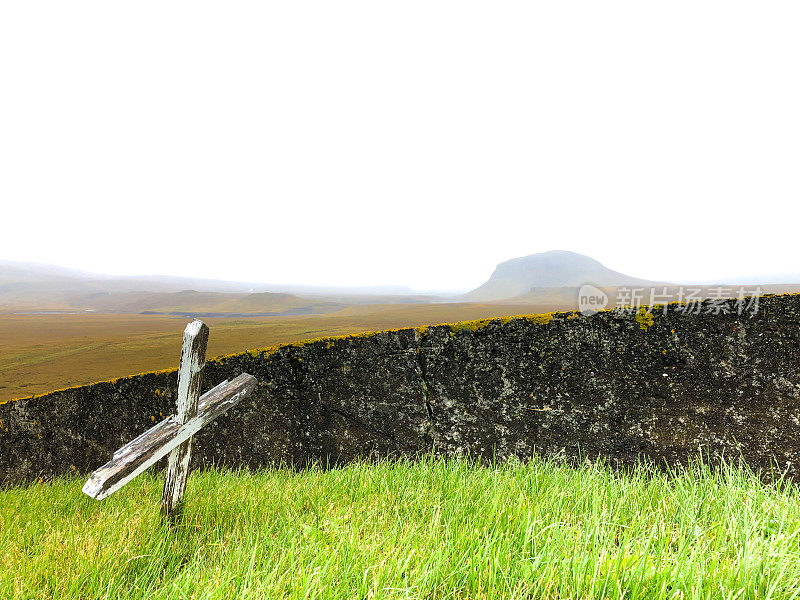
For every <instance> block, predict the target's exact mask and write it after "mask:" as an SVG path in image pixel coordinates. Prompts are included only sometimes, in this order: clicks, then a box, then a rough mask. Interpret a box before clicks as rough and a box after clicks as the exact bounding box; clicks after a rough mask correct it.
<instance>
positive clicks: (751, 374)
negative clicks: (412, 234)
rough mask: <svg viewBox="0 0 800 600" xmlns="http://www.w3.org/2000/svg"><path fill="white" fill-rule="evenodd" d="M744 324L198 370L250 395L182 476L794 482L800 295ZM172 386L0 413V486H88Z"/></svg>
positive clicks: (556, 332)
mask: <svg viewBox="0 0 800 600" xmlns="http://www.w3.org/2000/svg"><path fill="white" fill-rule="evenodd" d="M759 307H760V310H759V312H758V313H757V314H744V315H738V314H736V313H732V314H712V313H711V312H705V311H702V310H701V311H700V314H687V313H686V312H684V311H682V310H681V308H682V307H681V306H680V305H667V306H666V307H663V306H659V307H651V308H650V309H643V310H640V311H622V310H610V311H605V312H601V313H598V314H595V315H592V316H590V317H586V316H583V315H581V314H579V313H549V314H546V315H523V316H519V317H513V318H511V317H503V318H498V319H481V320H478V321H470V322H463V323H453V324H441V325H434V326H429V327H423V328H417V329H413V328H408V329H396V330H391V331H380V332H369V333H364V334H359V335H354V336H342V337H338V338H322V339H316V340H308V341H305V342H297V343H292V344H284V345H278V346H271V347H268V348H258V349H255V350H251V351H248V352H244V353H241V354H236V355H229V356H222V357H218V358H217V359H214V360H212V361H210V362H209V363H208V364H207V366H206V371H205V374H204V382H205V388H206V389H208V388H210V387H212V386H213V385H215V384H216V383H218V382H219V381H221V380H223V379H230V378H232V377H235V376H236V375H238V374H239V373H241V372H248V373H251V374H252V375H254V376H255V377H256V378H257V379H258V381H259V385H258V387H257V389H256V391H255V392H254V393H253V395H252V396H251V397H250V398H248V399H246V400H245V401H243V402H242V403H241V404H239V405H238V406H237V407H236V408H235V409H233V410H232V411H231V412H230V413H229V414H227V415H225V416H223V417H221V418H220V419H218V420H217V421H215V422H214V423H213V424H212V425H210V426H209V427H207V428H206V429H204V430H203V431H201V432H200V433H199V434H198V436H197V438H196V440H195V445H194V453H193V466H195V467H199V466H203V465H206V464H211V463H214V464H218V465H229V466H237V467H251V468H258V467H263V466H267V465H278V464H285V465H295V466H304V465H306V464H308V463H309V462H317V463H319V464H323V465H326V464H327V465H335V464H342V463H347V462H348V461H350V460H353V459H355V458H357V457H396V456H402V455H406V456H413V455H416V454H418V453H420V452H435V453H440V454H447V455H453V454H469V455H471V456H474V457H476V458H487V459H489V458H497V459H501V460H502V459H505V458H508V457H511V456H516V457H520V458H525V457H528V456H531V455H532V454H533V453H534V452H539V453H544V454H547V455H554V456H562V457H565V458H579V459H581V460H583V459H586V458H589V459H593V458H595V457H597V456H603V457H606V458H607V459H608V460H611V461H612V462H615V463H619V464H632V463H634V462H636V461H637V460H640V459H648V460H651V461H654V462H655V463H657V464H661V465H674V464H679V463H681V462H685V461H686V460H687V459H688V457H689V456H690V455H691V454H695V455H696V454H697V453H698V449H699V451H701V452H703V453H704V455H705V456H706V457H707V458H710V459H711V460H718V459H719V458H720V457H722V456H727V457H733V458H736V457H738V456H740V455H741V456H742V457H744V459H745V460H747V461H748V462H749V463H750V464H751V465H752V466H753V467H754V468H758V469H762V470H768V469H769V468H771V467H775V468H780V469H785V470H786V471H787V473H788V474H789V476H792V477H796V476H797V475H798V471H797V463H798V453H800V435H798V434H799V433H800V296H797V295H787V296H769V297H762V298H761V299H760V302H759ZM175 394H176V375H175V371H161V372H156V373H145V374H141V375H136V376H133V377H126V378H121V379H117V380H114V381H109V382H101V383H97V384H94V385H90V386H83V387H78V388H72V389H66V390H60V391H57V392H53V393H51V394H46V395H43V396H39V397H34V398H28V399H21V400H17V401H13V402H8V403H6V404H3V405H0V423H1V424H2V425H0V480H2V481H5V482H11V483H14V482H23V481H33V480H36V479H38V478H40V477H41V478H45V479H46V478H49V477H53V476H57V475H63V474H67V473H72V472H82V473H87V472H89V471H91V470H93V469H94V468H96V467H98V466H100V465H101V464H103V463H104V462H106V461H107V460H108V459H109V458H110V456H111V454H112V453H113V451H114V450H116V449H117V448H118V447H120V446H122V445H123V444H125V443H126V442H128V441H129V440H131V439H133V438H134V437H136V436H137V435H139V434H140V433H142V432H143V431H145V430H146V429H148V428H149V427H151V426H152V424H153V422H156V421H158V420H160V419H161V418H163V415H168V414H171V412H172V411H173V410H174V406H175Z"/></svg>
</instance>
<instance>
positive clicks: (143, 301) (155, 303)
mask: <svg viewBox="0 0 800 600" xmlns="http://www.w3.org/2000/svg"><path fill="white" fill-rule="evenodd" d="M433 300H434V298H433V297H431V296H423V295H419V294H414V293H413V292H412V291H410V290H409V289H408V288H405V287H402V286H374V287H368V286H367V287H344V286H342V287H323V286H312V285H307V286H300V285H294V286H292V285H271V284H264V283H252V282H237V281H223V280H215V279H201V278H192V277H172V276H164V275H151V276H115V275H103V274H96V273H89V272H86V271H78V270H74V269H68V268H65V267H59V266H55V265H45V264H39V263H27V262H14V261H4V260H0V310H2V311H4V312H14V311H20V310H22V311H37V310H49V311H86V310H91V311H97V312H108V313H159V314H162V313H163V314H192V315H194V316H203V315H205V316H210V315H212V314H213V315H231V316H236V315H242V316H271V315H296V314H319V313H328V312H332V311H336V310H340V309H341V308H344V307H345V306H352V305H360V304H373V303H387V304H399V303H403V304H414V303H427V302H431V301H433Z"/></svg>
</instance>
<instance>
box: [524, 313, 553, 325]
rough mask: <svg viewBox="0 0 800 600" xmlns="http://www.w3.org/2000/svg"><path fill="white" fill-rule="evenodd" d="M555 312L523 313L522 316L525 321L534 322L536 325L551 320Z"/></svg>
mask: <svg viewBox="0 0 800 600" xmlns="http://www.w3.org/2000/svg"><path fill="white" fill-rule="evenodd" d="M554 314H555V313H551V312H549V313H542V314H540V315H525V316H524V317H522V318H523V319H525V320H526V321H529V322H531V323H535V324H536V325H547V324H548V323H549V322H550V321H552V320H553V315H554Z"/></svg>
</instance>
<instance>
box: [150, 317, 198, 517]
mask: <svg viewBox="0 0 800 600" xmlns="http://www.w3.org/2000/svg"><path fill="white" fill-rule="evenodd" d="M207 345H208V326H207V325H206V324H205V323H203V322H202V321H198V320H197V319H195V320H194V321H192V322H191V323H189V324H188V325H187V326H186V329H185V330H184V332H183V348H182V349H181V366H180V368H179V370H178V414H177V417H176V418H177V420H178V422H179V423H180V424H181V425H183V424H184V423H185V422H186V421H188V420H189V419H192V418H194V417H195V416H196V415H197V400H198V398H200V386H201V385H202V383H203V367H204V366H205V363H206V346H207ZM191 454H192V438H191V437H190V438H189V439H188V440H186V441H185V442H184V443H183V444H181V445H180V446H178V447H177V448H175V449H174V450H173V451H172V452H170V453H169V457H168V458H167V475H166V479H165V481H164V493H163V494H162V496H161V514H162V516H163V517H165V518H167V519H169V520H170V522H173V521H174V520H175V519H176V518H177V516H178V515H179V513H180V505H181V502H182V501H183V492H184V491H185V490H186V478H187V476H188V473H189V458H190V457H191Z"/></svg>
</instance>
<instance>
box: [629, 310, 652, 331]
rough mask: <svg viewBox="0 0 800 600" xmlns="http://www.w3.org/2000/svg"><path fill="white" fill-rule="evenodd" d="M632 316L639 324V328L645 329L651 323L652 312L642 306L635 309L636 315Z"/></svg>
mask: <svg viewBox="0 0 800 600" xmlns="http://www.w3.org/2000/svg"><path fill="white" fill-rule="evenodd" d="M634 318H635V319H636V322H637V323H638V324H639V329H647V328H648V327H650V326H651V325H652V324H653V313H651V312H650V311H649V310H647V309H646V308H645V307H644V306H643V307H641V308H640V309H639V310H638V311H636V316H635V317H634Z"/></svg>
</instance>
